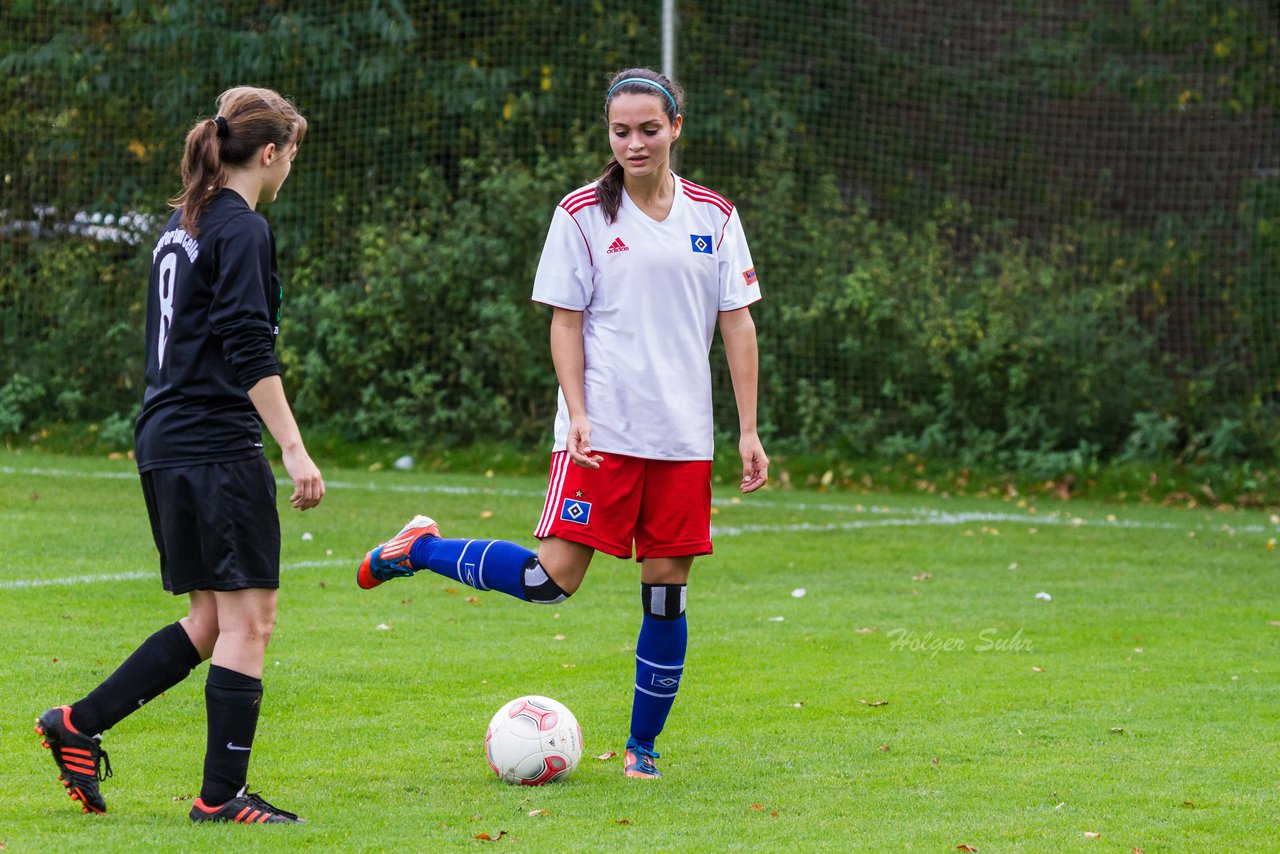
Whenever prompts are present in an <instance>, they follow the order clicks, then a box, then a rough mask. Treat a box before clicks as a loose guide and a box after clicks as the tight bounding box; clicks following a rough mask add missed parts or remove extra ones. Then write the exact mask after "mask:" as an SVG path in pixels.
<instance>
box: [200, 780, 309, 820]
mask: <svg viewBox="0 0 1280 854" xmlns="http://www.w3.org/2000/svg"><path fill="white" fill-rule="evenodd" d="M248 788H249V787H248V786H245V787H244V788H243V789H241V790H240V791H239V792H237V793H236V796H235V797H234V798H232V799H231V800H229V801H227V802H226V803H225V804H223V805H222V806H220V807H210V806H205V803H204V800H203V799H202V798H196V801H195V803H194V804H192V806H191V820H192V821H237V822H239V823H241V824H282V823H287V824H302V823H304V821H305V820H304V819H301V818H298V817H297V816H296V815H294V814H293V813H291V812H285V811H284V810H282V809H280V808H279V807H273V806H272V805H271V804H269V803H267V802H266V801H265V800H263V799H262V797H261V796H260V795H259V794H258V793H257V792H253V793H252V794H245V791H246V790H247V789H248Z"/></svg>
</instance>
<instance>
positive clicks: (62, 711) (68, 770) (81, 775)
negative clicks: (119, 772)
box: [36, 706, 111, 813]
mask: <svg viewBox="0 0 1280 854" xmlns="http://www.w3.org/2000/svg"><path fill="white" fill-rule="evenodd" d="M36 732H38V733H39V734H40V735H42V736H44V741H42V742H41V744H43V745H44V746H45V747H47V748H49V749H50V750H51V751H53V761H54V762H56V763H58V779H59V780H61V781H62V785H63V786H65V787H66V789H67V795H68V796H70V798H71V800H73V801H79V802H80V806H81V807H82V808H83V810H84V811H85V812H93V813H103V812H106V811H107V802H106V801H105V800H103V798H102V792H100V791H98V783H99V782H101V781H103V780H105V779H107V778H108V777H110V776H111V760H110V759H108V758H107V752H106V751H105V750H103V749H102V745H101V744H100V742H101V741H102V736H100V735H94V736H88V735H85V734H84V733H82V732H80V730H78V729H76V728H75V727H74V726H72V725H71V707H70V706H55V707H54V708H52V709H50V710H49V711H47V712H45V713H44V714H43V715H41V716H40V717H39V718H37V719H36Z"/></svg>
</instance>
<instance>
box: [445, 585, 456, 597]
mask: <svg viewBox="0 0 1280 854" xmlns="http://www.w3.org/2000/svg"><path fill="white" fill-rule="evenodd" d="M444 592H445V593H448V594H449V595H450V596H456V595H458V589H457V588H456V587H446V588H445V589H444Z"/></svg>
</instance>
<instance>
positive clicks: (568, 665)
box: [560, 664, 578, 670]
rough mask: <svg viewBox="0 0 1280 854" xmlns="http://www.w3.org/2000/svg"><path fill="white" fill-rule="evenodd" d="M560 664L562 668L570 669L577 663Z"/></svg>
mask: <svg viewBox="0 0 1280 854" xmlns="http://www.w3.org/2000/svg"><path fill="white" fill-rule="evenodd" d="M560 666H561V667H562V668H564V669H565V670H569V669H571V668H574V667H577V666H578V665H576V664H562V665H560Z"/></svg>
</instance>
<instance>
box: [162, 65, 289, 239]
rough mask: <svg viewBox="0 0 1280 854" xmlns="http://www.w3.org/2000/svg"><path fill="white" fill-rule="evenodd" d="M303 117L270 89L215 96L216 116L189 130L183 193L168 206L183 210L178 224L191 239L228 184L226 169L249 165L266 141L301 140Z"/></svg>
mask: <svg viewBox="0 0 1280 854" xmlns="http://www.w3.org/2000/svg"><path fill="white" fill-rule="evenodd" d="M306 133H307V120H306V118H305V117H304V116H303V115H302V113H300V112H298V108H297V107H295V106H294V105H293V104H292V103H290V102H289V100H288V99H287V98H284V97H283V96H281V95H279V94H278V93H276V92H273V91H271V90H270V89H259V88H256V87H253V86H237V87H235V88H232V89H228V90H227V91H225V92H223V93H222V94H221V95H219V96H218V116H217V118H213V119H201V120H200V121H198V122H196V123H195V125H193V126H192V128H191V130H189V131H188V132H187V142H186V148H185V150H184V151H183V156H182V192H181V193H179V194H178V195H177V196H174V197H173V198H172V199H170V200H169V204H170V205H171V206H172V207H175V208H181V209H182V219H181V221H180V222H179V226H180V227H181V228H182V229H183V230H184V231H186V232H187V233H188V234H190V235H191V236H192V237H195V236H197V235H198V234H199V222H200V214H201V213H203V212H204V209H205V207H206V206H207V205H208V204H209V200H210V199H212V198H213V197H214V196H215V195H217V193H218V191H219V190H221V189H222V188H223V187H224V186H225V185H226V183H227V168H228V167H233V168H234V167H239V166H244V165H246V164H248V163H249V162H250V161H251V160H252V159H253V157H254V155H255V154H257V152H258V151H259V150H260V149H261V148H262V147H263V146H264V145H266V144H267V143H275V144H276V146H277V147H278V148H286V147H287V146H289V145H290V144H291V143H293V142H296V143H298V144H299V145H301V144H302V138H303V137H304V136H305V135H306Z"/></svg>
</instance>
